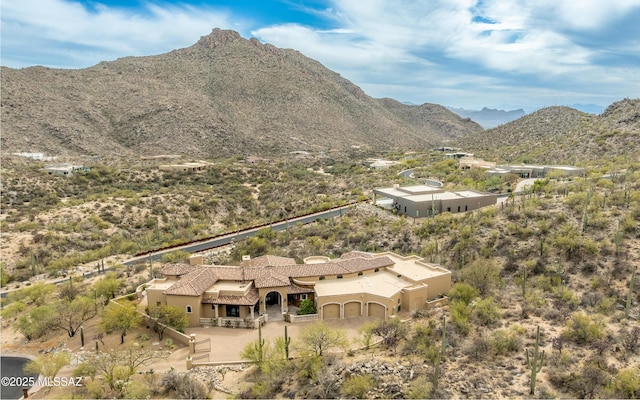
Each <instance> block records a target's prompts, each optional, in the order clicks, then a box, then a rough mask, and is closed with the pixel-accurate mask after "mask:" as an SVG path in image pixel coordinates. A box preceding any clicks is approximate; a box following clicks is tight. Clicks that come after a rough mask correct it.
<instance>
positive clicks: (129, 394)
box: [124, 380, 151, 399]
mask: <svg viewBox="0 0 640 400" xmlns="http://www.w3.org/2000/svg"><path fill="white" fill-rule="evenodd" d="M149 389H150V388H149V387H148V386H147V385H146V384H145V383H144V382H138V381H135V380H134V381H130V382H129V383H127V387H126V388H125V390H124V397H125V398H126V399H148V398H149V397H150V396H151V390H149Z"/></svg>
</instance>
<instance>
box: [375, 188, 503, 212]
mask: <svg viewBox="0 0 640 400" xmlns="http://www.w3.org/2000/svg"><path fill="white" fill-rule="evenodd" d="M373 195H374V203H376V204H377V202H378V196H379V197H383V198H387V199H391V204H390V208H392V209H394V210H396V211H397V212H399V213H400V214H403V215H406V216H408V217H415V218H421V217H428V216H431V215H435V214H440V213H443V212H451V213H459V212H466V211H471V210H477V209H478V208H482V207H486V206H490V205H493V204H496V202H497V200H498V196H497V195H495V194H492V193H484V192H479V191H476V190H456V191H446V190H443V189H441V188H436V187H432V186H427V185H415V186H405V187H400V186H394V187H392V188H378V189H373Z"/></svg>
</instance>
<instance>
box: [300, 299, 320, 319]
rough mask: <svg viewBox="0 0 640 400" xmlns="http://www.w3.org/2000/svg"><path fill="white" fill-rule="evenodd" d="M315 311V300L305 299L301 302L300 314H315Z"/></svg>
mask: <svg viewBox="0 0 640 400" xmlns="http://www.w3.org/2000/svg"><path fill="white" fill-rule="evenodd" d="M315 313H316V306H315V305H314V304H313V301H311V300H309V299H304V300H302V301H301V302H300V308H299V309H298V315H307V314H315Z"/></svg>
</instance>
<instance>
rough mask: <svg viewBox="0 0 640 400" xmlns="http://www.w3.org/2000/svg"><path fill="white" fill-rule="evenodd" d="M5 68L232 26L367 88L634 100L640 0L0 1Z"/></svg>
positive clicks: (191, 38)
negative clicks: (316, 61) (311, 59)
mask: <svg viewBox="0 0 640 400" xmlns="http://www.w3.org/2000/svg"><path fill="white" fill-rule="evenodd" d="M0 12H1V29H2V42H1V64H2V65H3V66H8V67H12V68H22V67H28V66H32V65H44V66H48V67H53V68H85V67H89V66H92V65H95V64H97V63H98V62H100V61H111V60H115V59H117V58H119V57H125V56H143V55H153V54H160V53H165V52H168V51H170V50H173V49H176V48H182V47H188V46H190V45H192V44H194V43H195V42H197V40H198V39H199V38H200V37H201V36H204V35H207V34H209V33H210V32H211V30H212V29H213V28H222V29H233V30H235V31H237V32H239V33H240V35H242V37H244V38H247V39H248V38H251V37H256V38H258V39H259V40H260V41H262V42H264V43H271V44H273V45H275V46H277V47H282V48H292V49H295V50H298V51H300V52H301V53H303V54H304V55H306V56H308V57H311V58H313V59H315V60H318V61H320V62H321V63H322V64H323V65H325V66H326V67H327V68H329V69H331V70H333V71H335V72H338V73H340V74H341V75H342V76H344V77H345V78H347V79H349V80H351V81H352V82H353V83H355V84H357V85H358V86H360V87H361V88H362V89H363V90H364V91H365V92H366V93H367V94H368V95H370V96H372V97H391V98H394V99H396V100H398V101H402V102H409V103H413V104H422V103H437V104H442V105H446V106H452V107H464V108H470V109H479V108H481V107H485V106H486V107H490V108H501V109H512V108H520V107H523V108H525V110H526V111H533V110H535V109H538V108H541V107H545V106H551V105H574V104H597V105H601V106H607V105H609V104H610V103H612V102H614V101H617V100H621V99H623V98H625V97H629V98H638V97H640V23H639V22H638V21H640V0H606V1H605V0H579V1H577V0H311V1H306V0H245V1H242V0H235V1H234V0H216V1H198V0H183V1H163V0H149V1H136V0H132V1H124V0H119V1H118V0H95V1H92V0H89V1H88V0H82V1H80V0H2V2H1V4H0Z"/></svg>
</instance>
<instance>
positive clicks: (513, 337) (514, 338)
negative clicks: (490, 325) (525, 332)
mask: <svg viewBox="0 0 640 400" xmlns="http://www.w3.org/2000/svg"><path fill="white" fill-rule="evenodd" d="M489 346H490V347H491V350H493V352H494V353H495V354H496V355H499V356H501V355H505V354H508V353H511V352H514V351H519V350H520V349H521V348H522V338H521V337H520V335H519V334H518V331H517V330H516V329H498V330H497V331H494V332H493V333H492V334H491V336H490V338H489Z"/></svg>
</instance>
